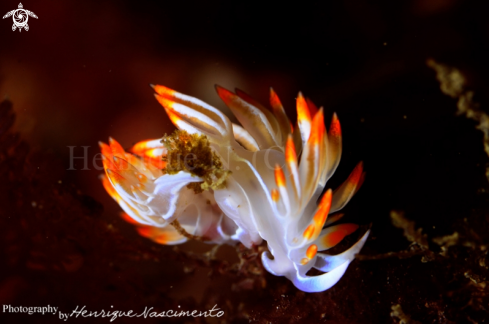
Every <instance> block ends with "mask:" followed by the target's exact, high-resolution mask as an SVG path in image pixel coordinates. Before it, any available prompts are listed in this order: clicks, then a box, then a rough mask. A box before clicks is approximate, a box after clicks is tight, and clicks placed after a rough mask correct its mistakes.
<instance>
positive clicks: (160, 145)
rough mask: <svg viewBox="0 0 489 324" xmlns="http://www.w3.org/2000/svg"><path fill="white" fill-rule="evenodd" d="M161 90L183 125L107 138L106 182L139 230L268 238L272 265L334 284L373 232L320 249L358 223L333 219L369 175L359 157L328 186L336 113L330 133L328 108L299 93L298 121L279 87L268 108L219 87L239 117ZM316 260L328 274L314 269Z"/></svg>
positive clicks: (168, 236)
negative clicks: (155, 133) (121, 139)
mask: <svg viewBox="0 0 489 324" xmlns="http://www.w3.org/2000/svg"><path fill="white" fill-rule="evenodd" d="M154 90H155V91H156V94H155V96H156V99H157V100H158V101H159V103H160V104H161V105H162V106H163V107H164V108H165V110H166V113H167V114H168V116H169V117H170V119H171V121H172V122H173V123H174V124H175V126H176V127H177V128H178V129H179V131H177V132H175V133H174V134H173V135H170V136H165V137H164V138H163V139H155V140H148V141H143V142H139V143H137V144H136V145H135V146H134V147H133V148H132V149H131V150H130V151H131V153H128V152H126V151H125V150H124V149H123V148H122V147H121V146H120V145H119V144H118V143H117V142H116V141H115V140H113V139H110V141H109V145H107V144H104V143H101V144H100V145H101V149H102V153H103V157H104V159H103V160H104V168H105V171H106V172H105V175H104V176H102V181H103V184H104V187H105V189H106V190H107V191H108V192H109V194H110V195H111V196H112V197H113V198H114V199H115V200H116V201H117V202H118V203H119V205H120V206H121V207H122V209H123V210H124V212H125V214H124V215H125V218H126V219H128V220H130V221H131V222H133V223H135V224H137V225H138V231H139V232H140V234H141V235H143V236H146V237H149V238H151V239H153V240H154V241H156V242H158V243H161V244H178V243H183V242H185V241H186V240H187V239H189V238H194V239H200V240H204V241H208V242H211V243H232V242H235V241H239V242H241V243H243V244H244V245H245V246H247V247H251V246H252V245H258V244H260V243H261V242H262V240H265V241H266V242H267V244H268V248H269V251H270V252H269V253H268V252H265V253H263V254H262V262H263V265H264V267H265V268H266V269H267V270H268V271H269V272H270V273H272V274H274V275H277V276H285V277H287V278H288V279H289V280H291V281H292V282H293V283H294V285H295V286H296V287H297V288H299V289H301V290H303V291H306V292H318V291H324V290H326V289H329V288H330V287H331V286H333V285H334V284H336V283H337V282H338V280H339V279H340V278H341V277H342V276H343V274H344V273H345V271H346V269H347V267H348V265H349V264H350V262H351V261H352V260H353V259H354V257H355V254H356V253H358V252H359V251H360V249H361V248H362V247H363V245H364V243H365V241H366V240H367V237H368V234H369V231H367V232H366V233H365V234H364V235H363V236H362V237H361V238H360V240H359V241H358V242H356V243H355V244H354V245H353V246H352V247H350V248H349V249H348V250H346V251H344V252H343V253H341V254H338V255H329V254H325V253H322V252H323V251H326V250H328V249H330V248H331V247H333V246H335V245H336V244H338V243H339V242H340V241H341V240H342V239H343V238H344V237H345V236H346V235H349V234H351V233H352V232H354V231H355V230H356V229H357V228H358V226H357V225H355V224H339V225H333V223H335V222H336V221H338V220H339V219H340V218H341V216H342V215H341V214H338V213H336V212H337V211H339V210H341V209H342V208H343V207H344V206H345V205H346V204H347V203H348V201H349V200H350V199H351V197H352V196H353V195H354V194H355V193H356V192H357V191H358V189H359V188H360V186H361V184H362V182H363V179H364V172H363V165H362V163H361V162H360V163H359V164H358V165H357V166H356V167H355V169H354V170H353V172H352V173H351V174H350V176H349V177H348V179H347V180H346V181H345V182H344V183H343V184H342V185H341V186H340V187H339V188H337V189H336V190H335V191H334V192H333V191H332V190H331V189H328V190H326V191H325V192H324V189H325V186H326V183H327V181H328V179H329V178H330V177H331V175H332V174H333V173H334V171H335V170H336V167H337V166H338V163H339V160H340V156H341V128H340V124H339V121H338V118H337V117H336V114H334V115H333V119H332V122H331V126H330V129H329V132H326V129H325V126H324V117H323V109H322V108H321V109H317V108H316V106H315V105H314V104H313V103H312V102H311V101H310V100H308V99H305V98H304V97H303V96H302V94H300V93H299V95H298V97H297V115H298V120H297V124H296V127H292V124H291V123H290V121H289V119H288V117H287V115H286V114H285V111H284V109H283V107H282V104H281V103H280V100H279V99H278V96H277V95H276V94H275V92H274V91H273V90H271V93H270V103H271V107H272V109H271V110H268V109H267V108H265V107H263V106H262V105H260V104H259V103H257V102H256V101H255V100H254V99H252V98H251V97H250V96H248V95H247V94H245V93H244V92H242V91H240V90H236V93H232V92H230V91H228V90H226V89H224V88H221V87H217V92H218V94H219V96H220V97H221V99H222V100H223V101H224V102H225V103H226V105H227V106H228V107H229V108H230V109H231V111H232V112H233V114H234V115H235V116H236V118H237V119H238V121H239V122H240V123H241V125H237V124H234V123H231V121H230V120H229V119H228V117H226V116H225V115H224V114H223V113H222V112H221V111H219V110H218V109H216V108H214V107H212V106H210V105H208V104H206V103H204V102H202V101H200V100H198V99H196V98H193V97H190V96H187V95H184V94H181V93H178V92H176V91H174V90H171V89H169V88H166V87H164V86H159V85H157V86H154ZM332 213H336V214H333V215H331V217H329V218H328V215H329V214H332ZM311 268H316V269H318V270H320V271H322V272H325V273H323V274H320V275H317V276H309V275H307V272H308V271H309V270H310V269H311Z"/></svg>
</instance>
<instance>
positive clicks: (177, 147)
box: [161, 130, 231, 193]
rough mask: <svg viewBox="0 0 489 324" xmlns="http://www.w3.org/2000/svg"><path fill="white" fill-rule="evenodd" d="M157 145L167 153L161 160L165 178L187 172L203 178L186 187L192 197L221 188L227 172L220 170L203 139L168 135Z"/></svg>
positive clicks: (183, 132) (180, 134)
mask: <svg viewBox="0 0 489 324" xmlns="http://www.w3.org/2000/svg"><path fill="white" fill-rule="evenodd" d="M161 143H162V144H163V145H164V146H165V148H166V149H167V154H166V156H164V157H163V161H166V168H165V169H164V172H165V173H166V174H176V173H178V172H180V171H187V172H189V173H191V174H192V175H195V176H197V177H200V178H203V179H204V181H202V182H192V183H190V184H188V185H187V188H190V189H193V190H194V192H195V193H201V192H202V191H204V190H208V189H213V190H216V189H222V188H224V186H225V184H226V178H227V177H228V175H229V174H231V171H229V170H226V169H224V168H223V166H222V162H221V159H220V158H219V156H218V155H217V154H216V152H213V151H212V149H211V146H210V142H209V139H208V138H207V136H205V135H199V134H189V133H187V132H186V131H184V130H176V131H174V132H173V133H172V134H171V135H165V136H163V139H162V140H161Z"/></svg>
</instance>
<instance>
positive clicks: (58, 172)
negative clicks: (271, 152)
mask: <svg viewBox="0 0 489 324" xmlns="http://www.w3.org/2000/svg"><path fill="white" fill-rule="evenodd" d="M23 5H24V9H28V10H30V11H33V12H34V13H35V14H36V15H37V16H38V17H39V19H34V18H29V22H28V23H29V26H30V29H29V31H28V32H26V31H25V30H24V31H22V32H20V33H19V32H18V31H15V32H12V30H11V26H12V19H11V18H8V19H4V20H1V21H0V40H1V47H0V96H2V98H3V97H6V98H8V99H9V100H10V101H11V102H12V103H13V109H14V112H15V114H16V122H15V125H14V130H15V131H17V132H19V133H20V134H21V137H22V139H23V141H24V143H28V145H29V146H30V151H29V152H31V153H25V156H26V157H23V158H19V159H17V158H15V154H13V153H11V152H10V151H8V150H7V149H5V152H7V151H8V152H10V153H8V154H7V153H5V154H6V155H5V156H10V159H11V160H10V161H11V162H9V163H10V164H8V163H6V162H5V161H7V160H6V158H4V159H3V160H2V163H3V167H2V168H1V169H2V170H3V171H2V172H4V173H3V174H4V176H5V179H7V178H8V177H10V178H8V179H9V180H8V181H7V180H6V182H5V183H4V192H5V195H4V197H3V201H4V203H3V204H2V205H1V206H0V215H1V216H2V217H3V223H2V224H3V232H2V233H3V234H2V235H3V237H4V239H3V243H2V244H3V245H2V247H3V248H4V249H5V250H4V251H3V252H2V253H3V254H2V257H3V258H4V259H5V264H6V266H5V267H2V270H0V301H2V302H3V304H12V305H17V306H21V305H27V304H32V305H35V306H44V305H45V304H48V303H49V302H51V305H53V303H54V305H60V307H65V308H66V311H68V310H70V309H72V308H74V307H73V306H74V305H81V304H83V305H92V307H93V308H94V309H100V308H106V309H108V308H109V307H110V305H113V304H114V303H115V304H116V305H117V306H118V309H121V310H125V309H134V310H136V309H138V307H143V308H144V306H158V307H160V309H162V310H164V309H169V308H171V307H175V305H177V304H178V305H180V304H181V303H187V305H189V306H188V307H194V308H196V309H207V308H206V307H207V305H208V303H211V302H210V301H209V300H213V299H212V298H217V299H215V300H218V301H219V302H218V306H220V307H221V308H223V309H225V310H226V313H227V314H228V315H227V316H229V317H228V318H227V320H228V321H229V322H240V321H243V322H248V320H251V321H256V322H259V323H262V322H263V323H265V322H266V321H272V322H274V323H275V322H277V323H281V322H289V321H291V322H297V323H300V322H301V321H306V319H307V321H308V322H311V323H315V322H327V323H391V322H392V321H393V319H392V318H391V317H390V315H389V313H390V311H391V310H390V308H391V306H392V305H394V304H401V305H402V306H403V309H404V311H405V312H406V313H409V314H410V315H411V316H412V318H413V319H415V320H418V321H421V322H422V323H447V322H450V321H452V322H456V323H463V322H468V323H470V322H471V321H481V320H482V319H484V318H486V319H487V304H485V307H486V308H484V307H482V308H478V307H476V306H474V305H478V304H477V302H474V301H473V300H474V298H475V299H476V298H479V297H477V296H479V295H477V294H481V296H482V297H481V298H486V299H487V288H480V287H479V286H477V287H473V286H471V280H470V279H468V277H467V276H466V275H464V274H465V273H467V271H472V272H474V273H478V275H479V277H478V278H480V282H485V280H487V277H486V275H487V267H485V266H482V265H480V263H481V261H480V260H486V259H485V258H486V256H485V254H484V253H485V252H484V250H482V249H481V248H480V246H484V245H485V244H486V245H487V244H488V235H489V234H488V233H489V226H488V219H487V217H486V216H485V215H486V214H487V211H488V206H489V205H488V202H487V189H488V186H487V178H486V177H485V170H486V164H487V156H486V155H485V153H484V150H483V143H482V133H481V132H479V131H478V130H477V129H476V128H475V123H474V122H473V121H471V120H468V119H466V118H465V117H461V116H456V114H455V113H456V100H454V99H452V98H450V97H447V96H445V95H444V94H442V92H441V91H440V89H439V83H438V81H437V80H436V78H435V72H434V71H433V70H431V69H430V68H429V67H427V65H426V61H427V59H430V58H432V59H435V60H436V61H439V62H442V63H445V64H448V65H450V66H454V67H457V68H459V69H460V70H461V71H463V73H464V74H465V75H466V76H467V78H468V82H469V87H470V89H472V90H474V91H475V93H476V97H475V98H476V99H475V100H476V101H477V102H478V103H480V107H481V109H483V110H485V109H486V107H487V102H488V98H487V87H488V83H489V82H488V78H487V75H488V70H489V64H488V63H487V60H488V57H489V20H488V19H487V13H488V10H487V9H488V6H487V5H486V4H485V2H484V1H462V0H429V1H428V0H411V1H380V0H379V1H367V0H349V1H300V2H293V3H287V2H284V1H282V2H275V3H273V2H265V1H261V2H248V1H247V2H231V1H191V2H176V1H158V2H150V1H55V0H52V1H46V0H44V1H34V0H32V1H28V2H23ZM17 6H18V3H17V2H16V1H10V0H6V1H2V3H1V4H0V9H1V10H0V11H1V12H2V15H3V14H5V13H7V12H8V11H10V10H13V9H16V8H17ZM150 83H156V84H162V85H166V86H168V87H170V88H173V89H175V90H177V91H179V92H182V93H185V94H189V95H192V96H195V97H197V98H200V99H202V100H204V101H206V102H208V103H210V104H212V105H214V106H216V107H219V108H221V109H223V110H225V111H227V110H226V109H225V107H224V104H223V103H222V102H221V101H220V99H219V98H218V96H217V94H216V93H215V91H214V84H219V85H222V86H224V87H226V88H228V89H234V88H235V87H238V88H240V89H242V90H244V91H246V92H248V93H249V94H251V95H252V96H254V97H255V98H257V99H258V100H259V101H261V102H263V103H265V104H268V89H269V87H270V86H272V87H273V88H274V89H275V91H276V92H277V93H278V95H279V96H280V98H281V100H282V102H283V104H284V106H286V109H287V111H288V113H289V115H290V116H291V119H292V120H295V107H294V106H295V96H296V95H297V93H298V91H299V90H300V91H302V92H303V93H304V94H305V95H306V96H308V97H310V98H311V99H312V100H313V101H314V102H315V103H316V104H317V105H318V106H324V108H325V115H326V122H327V123H329V119H330V118H331V115H332V113H333V112H337V113H338V116H339V118H340V121H341V123H342V129H343V134H344V135H343V136H344V138H343V150H344V151H343V157H342V162H341V164H340V167H339V169H338V171H337V174H336V175H335V177H333V180H332V181H331V187H333V188H334V187H335V186H337V185H338V184H340V183H341V182H342V181H343V179H345V178H346V177H347V175H348V174H349V172H350V171H351V170H352V169H353V167H354V166H355V164H356V163H357V162H358V161H359V160H363V161H364V163H365V170H366V171H367V179H366V182H365V184H364V187H363V188H362V190H361V191H360V192H359V193H358V195H357V196H356V197H355V198H354V199H353V201H352V202H351V203H350V206H349V208H348V209H347V212H348V214H347V215H348V220H349V221H354V222H357V223H359V224H363V225H366V226H367V225H368V224H372V229H373V231H372V234H371V238H370V240H369V241H368V242H367V244H366V247H365V249H364V252H363V253H365V254H368V255H375V254H378V253H386V252H390V251H399V250H403V249H407V248H408V246H409V242H408V241H407V240H406V239H405V238H404V237H403V236H402V231H401V230H399V229H395V228H394V227H393V226H392V225H391V221H390V218H389V213H390V211H391V210H401V211H404V212H405V215H406V217H407V218H409V219H411V220H414V221H415V222H416V226H417V227H421V228H423V233H426V234H427V235H428V238H429V239H432V238H433V237H436V236H442V235H448V234H452V233H453V232H454V231H455V230H458V231H460V233H461V235H462V237H463V239H462V240H461V243H460V246H459V247H455V248H454V249H456V253H454V254H453V255H452V256H451V258H444V259H443V258H441V259H440V257H438V259H436V260H435V261H432V262H428V263H422V262H420V257H419V256H418V257H412V258H409V259H404V260H399V259H398V258H390V259H385V260H382V261H355V262H354V263H353V264H352V265H351V266H350V269H349V270H348V272H347V274H346V275H345V277H344V278H343V279H342V281H340V282H339V283H338V284H337V285H336V286H335V287H334V288H332V289H331V290H329V291H327V292H325V293H321V294H312V295H311V294H310V295H306V294H302V293H300V292H297V290H296V289H295V288H293V287H292V286H291V285H290V284H289V283H288V282H287V280H286V279H284V278H274V277H273V276H271V275H268V274H267V275H265V276H264V278H265V279H264V280H265V281H266V282H268V284H267V287H266V288H263V287H262V288H256V287H255V286H253V285H252V286H253V287H254V288H253V289H252V290H250V289H246V287H245V288H243V287H241V288H239V289H238V288H236V287H235V286H233V284H235V283H236V282H241V280H246V276H247V275H246V274H244V275H243V274H238V275H237V277H236V276H235V274H233V275H228V274H226V273H224V274H221V275H217V276H216V277H212V278H210V279H209V277H208V272H209V269H211V268H213V267H216V266H217V267H218V266H220V263H219V264H217V263H215V262H214V263H213V262H211V264H207V263H205V262H204V263H202V262H200V263H199V262H197V265H196V266H193V268H192V269H191V271H188V273H184V271H182V270H184V269H185V267H188V263H189V262H190V263H192V262H193V261H192V260H190V261H189V260H187V259H185V258H186V257H183V256H182V257H179V256H175V255H176V254H175V255H173V254H174V252H173V251H172V250H171V249H170V248H167V247H159V246H155V244H154V243H152V242H150V241H148V240H145V239H143V238H140V237H138V236H137V234H135V231H134V230H133V229H132V226H131V225H129V224H126V223H124V222H123V221H121V220H120V219H119V218H118V213H119V211H120V208H119V207H118V205H117V204H116V203H115V202H114V201H112V199H111V198H110V197H109V196H108V195H107V194H106V193H105V192H104V190H103V188H102V186H101V184H100V183H99V180H98V178H97V176H98V174H100V173H102V171H100V170H97V169H96V168H95V166H94V164H93V162H92V158H93V157H94V155H95V154H97V153H98V145H97V142H98V141H99V140H102V141H107V139H108V137H109V136H112V137H114V138H115V139H117V140H118V141H119V142H120V143H121V144H122V145H123V146H124V147H126V148H128V147H130V146H131V145H132V144H134V143H135V142H137V141H140V140H143V139H148V138H158V137H161V136H162V135H164V134H165V133H170V132H171V131H172V130H173V126H172V125H171V123H170V121H169V119H168V118H167V116H166V114H165V113H164V110H163V109H162V108H161V107H160V106H159V104H158V103H157V102H156V100H155V99H154V97H153V91H152V89H151V88H150V87H149V84H150ZM70 146H74V147H75V151H74V152H75V155H76V156H82V155H83V148H82V146H88V147H89V148H88V158H89V160H88V161H89V163H88V167H89V169H90V170H81V169H82V168H83V162H82V161H81V160H80V159H79V160H76V162H75V168H76V169H77V170H76V171H70V170H66V169H68V167H69V165H70V150H69V147H70ZM26 150H27V149H26ZM12 156H14V157H12ZM99 163H100V162H99ZM36 167H37V169H36ZM15 168H20V169H19V170H18V173H15V172H14V171H11V170H14V169H15ZM21 169H22V170H21ZM26 170H30V171H26ZM12 174H15V176H16V177H17V178H15V177H14V176H12ZM12 179H14V180H12ZM15 179H17V180H15ZM9 181H10V182H9ZM12 181H13V182H12ZM58 185H59V186H60V188H62V189H59V188H58V187H56V186H58ZM56 188H58V189H56ZM56 190H59V191H56ZM55 191H56V192H57V193H56V194H55V195H54V196H53V195H52V194H51V193H52V192H55ZM59 192H62V193H63V194H59ZM9 195H11V196H9ZM42 199H44V200H46V202H45V206H51V207H45V209H44V210H42V211H40V210H39V208H37V207H32V202H34V201H36V204H38V203H39V201H41V200H42ZM2 206H3V207H2ZM50 208H51V209H50ZM55 210H58V211H59V212H58V211H56V212H54V211H55ZM55 214H56V215H58V214H59V215H61V216H59V215H58V216H59V217H58V218H56V217H55V216H53V215H55ZM33 217H34V218H35V220H33V219H32V218H33ZM50 217H51V218H50ZM52 217H55V220H53V219H52ZM48 219H49V220H50V221H48ZM464 219H465V221H464ZM51 221H52V222H54V223H50V222H51ZM79 222H80V223H79ZM26 224H27V225H26ZM29 224H30V226H29ZM53 224H56V225H53ZM53 228H56V230H53ZM102 228H103V229H102ZM107 228H109V229H108V230H107ZM9 229H12V231H10V230H9ZM50 231H51V232H50ZM11 232H13V233H14V234H12V233H11ZM41 233H42V234H41ZM46 233H50V235H52V236H51V238H52V240H54V241H53V242H55V243H52V242H51V241H49V242H51V243H48V242H47V240H49V239H48V238H46V239H44V238H41V237H45V236H46V235H44V234H46ZM67 233H68V234H67ZM9 235H10V236H9ZM12 235H13V236H12ZM48 236H49V235H47V236H46V237H48ZM12 237H14V238H12ZM464 240H465V241H464ZM467 241H471V242H472V241H473V242H476V243H477V244H478V246H479V247H477V248H473V249H471V248H466V249H464V248H463V245H464V244H463V242H467ZM66 242H69V243H66ZM430 242H431V241H430ZM53 244H54V245H53ZM66 244H68V246H69V247H68V248H67V247H66V246H67V245H66ZM36 247H38V248H39V249H40V250H41V251H44V252H46V251H50V252H49V253H50V254H49V255H50V257H49V258H47V259H49V260H51V261H52V262H53V263H56V262H61V263H62V261H60V260H64V261H65V262H66V260H67V259H69V260H72V259H73V258H75V259H76V260H79V258H81V259H82V261H81V264H79V265H78V266H76V267H74V268H73V269H71V268H69V267H68V268H69V269H71V270H67V268H66V267H64V268H63V267H61V268H60V269H56V267H54V266H50V265H49V264H50V263H49V262H51V261H49V262H48V261H46V258H44V259H43V260H44V261H46V262H47V263H46V262H45V263H43V266H42V267H36V266H32V263H29V260H30V259H29V258H36V253H33V252H32V249H36ZM57 248H59V250H57ZM437 248H438V250H436V249H437ZM183 249H184V250H185V249H187V250H193V251H205V250H208V247H207V246H202V245H200V244H187V245H185V246H184V247H183ZM225 249H227V248H225ZM457 249H458V250H457ZM65 250H66V251H65ZM433 250H434V251H435V252H436V253H438V252H439V247H436V246H435V247H433ZM459 250H460V251H459ZM473 250H477V251H478V252H477V254H476V255H474V254H471V253H472V252H473ZM67 251H68V252H67ZM44 252H43V253H44ZM22 253H24V254H25V255H24V254H22ZM46 253H47V252H46ZM144 253H146V254H144ZM175 253H176V252H175ZM474 253H475V252H474ZM224 254H226V253H224ZM227 254H233V252H232V249H231V250H229V251H227ZM23 255H24V256H23ZM33 255H34V256H33ZM73 255H75V256H73ZM161 255H165V257H161V258H160V256H161ZM19 256H22V257H20V259H19ZM15 257H18V258H17V261H15V260H14V261H12V260H13V259H15ZM57 258H59V260H57ZM63 258H64V259H63ZM70 258H71V259H70ZM77 258H78V259H77ZM165 258H167V259H168V260H169V261H168V260H167V259H165ZM224 258H228V261H229V262H234V261H233V260H234V259H236V257H235V256H231V257H224ZM229 258H230V259H229ZM233 258H234V259H233ZM481 258H482V259H481ZM41 259H42V258H41ZM190 259H191V258H190ZM164 260H167V261H164ZM467 260H468V261H467ZM44 261H43V262H44ZM464 262H466V265H464ZM75 263H76V262H75ZM34 264H36V263H35V262H34ZM114 264H115V266H114ZM483 264H485V263H484V262H483ZM487 264H489V260H488V261H487ZM109 265H110V266H109ZM451 267H454V268H451ZM214 272H215V271H214ZM243 278H244V279H243ZM386 278H387V279H386ZM388 278H391V279H390V281H389V279H388ZM433 278H435V279H433ZM480 282H479V283H480ZM173 285H174V286H175V287H176V288H173ZM169 286H171V287H172V288H169ZM70 287H71V288H70ZM233 287H234V288H233ZM484 287H485V286H484ZM172 289H173V290H172ZM236 289H237V290H236ZM474 294H475V295H474ZM454 295H455V296H459V297H457V298H458V299H457V298H454V297H453V296H454ZM203 296H204V297H203ZM216 296H218V297H216ZM257 296H258V297H257ZM281 296H287V297H281ZM474 296H476V297H474ZM280 298H282V299H284V300H285V301H284V300H282V299H280ZM287 298H290V299H287ZM486 299H482V300H483V301H485V300H486ZM313 304H314V305H313ZM482 304H484V302H482ZM211 307H212V305H211V306H210V307H209V308H211ZM291 314H294V315H293V316H292V315H291ZM2 315H4V314H2ZM10 316H11V317H10V320H11V321H15V320H20V319H28V320H32V321H33V320H34V319H36V318H37V319H39V320H40V321H47V322H49V321H50V320H52V321H54V320H58V319H56V318H55V317H51V318H46V316H44V317H39V318H38V317H34V316H32V317H22V316H21V315H19V314H15V315H10ZM289 316H291V317H289ZM118 321H121V322H122V321H123V320H122V319H121V320H118ZM129 322H130V321H129Z"/></svg>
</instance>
